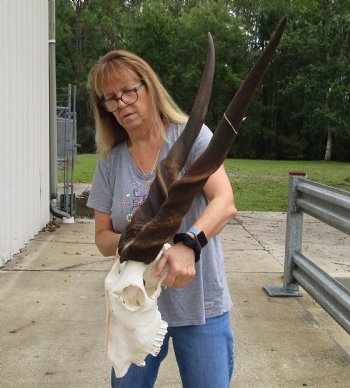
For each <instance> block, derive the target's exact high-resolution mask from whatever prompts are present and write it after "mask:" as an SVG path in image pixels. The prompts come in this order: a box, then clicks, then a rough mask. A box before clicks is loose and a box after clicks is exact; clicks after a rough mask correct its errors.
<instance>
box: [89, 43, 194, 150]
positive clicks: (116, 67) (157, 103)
mask: <svg viewBox="0 0 350 388" xmlns="http://www.w3.org/2000/svg"><path fill="white" fill-rule="evenodd" d="M131 72H133V73H135V75H136V76H137V77H138V78H139V80H140V81H143V82H144V84H145V86H146V88H147V91H148V93H149V96H150V101H151V108H152V110H151V112H150V114H151V115H153V117H154V120H155V123H156V124H157V126H159V129H160V131H161V134H162V137H163V138H164V139H166V126H167V124H168V123H170V122H173V123H183V122H186V121H187V118H188V117H187V115H186V114H185V113H184V112H182V111H181V109H180V108H179V107H178V106H177V104H176V103H175V101H174V100H173V99H172V97H171V96H170V95H169V93H168V92H167V91H166V89H165V88H164V86H163V85H162V83H161V82H160V80H159V78H158V76H157V74H156V73H155V72H154V70H153V69H152V68H151V66H150V65H149V64H148V63H147V62H145V61H144V60H143V59H141V58H140V57H138V56H137V55H135V54H132V53H130V52H128V51H125V50H115V51H111V52H109V53H108V54H106V55H105V56H103V57H101V58H100V59H99V60H98V62H97V63H96V65H95V66H94V67H93V68H92V70H91V71H90V74H89V78H88V88H89V90H90V100H91V105H92V108H93V112H94V116H95V123H96V135H95V140H96V145H97V152H98V154H99V155H101V156H102V157H108V156H109V154H110V153H111V151H112V148H114V147H115V146H117V145H118V144H120V143H121V142H123V141H124V140H126V139H127V138H128V135H127V132H126V131H125V129H124V128H123V127H122V126H121V125H120V124H119V123H118V122H117V120H116V119H115V117H114V115H113V113H109V112H106V111H105V110H104V108H103V107H102V106H101V100H102V98H103V90H104V88H105V87H106V86H107V85H109V84H110V83H111V82H113V81H114V80H116V79H118V80H120V79H123V77H124V76H125V75H126V74H129V75H130V73H131Z"/></svg>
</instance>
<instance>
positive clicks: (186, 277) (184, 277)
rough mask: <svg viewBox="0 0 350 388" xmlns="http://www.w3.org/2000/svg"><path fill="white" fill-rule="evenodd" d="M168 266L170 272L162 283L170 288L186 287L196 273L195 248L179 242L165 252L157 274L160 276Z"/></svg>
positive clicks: (158, 264)
mask: <svg viewBox="0 0 350 388" xmlns="http://www.w3.org/2000/svg"><path fill="white" fill-rule="evenodd" d="M166 266H168V273H167V275H166V277H165V279H164V280H163V283H162V284H163V285H164V286H166V287H169V288H182V287H186V286H187V285H188V284H189V283H191V281H192V279H193V278H194V276H195V275H196V267H195V261H194V252H193V250H192V249H191V248H189V247H187V246H185V245H184V244H183V243H182V242H178V243H177V244H175V245H173V246H172V247H171V248H169V249H167V250H166V251H165V252H164V253H163V255H162V257H161V258H160V259H159V261H158V263H157V265H156V271H155V275H156V276H160V274H161V273H162V272H163V269H164V268H165V267H166Z"/></svg>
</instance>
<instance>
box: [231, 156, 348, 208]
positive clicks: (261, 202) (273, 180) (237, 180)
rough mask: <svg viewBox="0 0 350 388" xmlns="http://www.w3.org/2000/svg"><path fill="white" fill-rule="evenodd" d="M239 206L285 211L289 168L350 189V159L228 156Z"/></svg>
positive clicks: (326, 183)
mask: <svg viewBox="0 0 350 388" xmlns="http://www.w3.org/2000/svg"><path fill="white" fill-rule="evenodd" d="M225 166H226V170H227V173H228V175H229V178H230V181H231V185H232V188H233V191H234V193H235V202H236V206H237V208H238V209H239V210H254V211H286V210H287V199H288V178H289V172H290V171H295V170H298V171H304V172H305V173H306V174H307V178H308V179H310V180H312V181H315V182H319V183H322V184H325V185H328V186H332V187H337V188H339V189H342V190H346V191H350V163H339V162H324V161H311V162H310V161H307V162H306V161H284V160H283V161H273V160H243V159H227V160H226V162H225Z"/></svg>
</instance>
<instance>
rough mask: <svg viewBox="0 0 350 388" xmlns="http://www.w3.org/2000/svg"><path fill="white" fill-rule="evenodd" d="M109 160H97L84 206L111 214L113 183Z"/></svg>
mask: <svg viewBox="0 0 350 388" xmlns="http://www.w3.org/2000/svg"><path fill="white" fill-rule="evenodd" d="M110 163H111V162H110V158H109V159H108V160H103V159H99V161H98V163H97V166H96V170H95V174H94V178H93V181H92V186H91V190H90V194H89V198H88V201H87V204H86V206H88V207H90V208H92V209H95V210H98V211H100V212H103V213H107V214H111V208H112V199H113V182H111V180H112V179H111V169H110Z"/></svg>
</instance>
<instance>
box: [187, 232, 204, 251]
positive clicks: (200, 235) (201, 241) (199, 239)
mask: <svg viewBox="0 0 350 388" xmlns="http://www.w3.org/2000/svg"><path fill="white" fill-rule="evenodd" d="M187 233H192V234H193V235H194V238H195V239H196V241H197V243H198V245H199V246H200V248H201V249H202V248H204V247H205V246H206V245H207V244H208V240H207V238H206V236H205V234H204V232H203V230H198V229H196V228H193V227H192V228H190V229H188V231H187Z"/></svg>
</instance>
